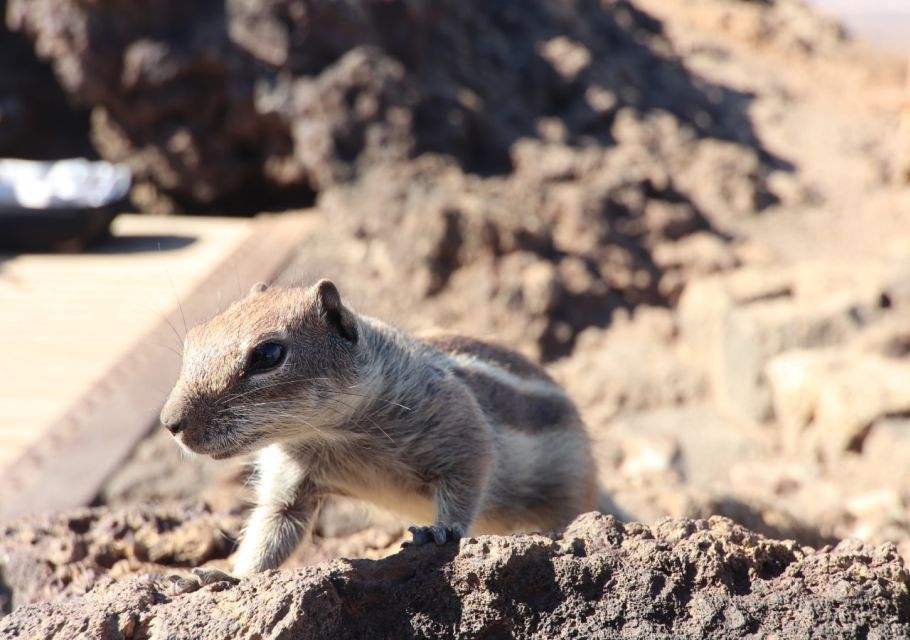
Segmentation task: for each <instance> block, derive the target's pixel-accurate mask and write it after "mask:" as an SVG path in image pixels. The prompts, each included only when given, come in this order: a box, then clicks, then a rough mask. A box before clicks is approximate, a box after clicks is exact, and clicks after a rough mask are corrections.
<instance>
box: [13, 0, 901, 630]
mask: <svg viewBox="0 0 910 640" xmlns="http://www.w3.org/2000/svg"><path fill="white" fill-rule="evenodd" d="M7 1H8V5H9V7H8V13H9V16H11V19H10V20H9V22H10V24H11V25H12V27H13V28H14V29H16V30H17V32H21V33H22V34H24V36H23V37H27V38H29V39H30V41H32V42H34V43H35V46H36V49H37V51H38V52H39V53H40V54H41V55H42V56H45V57H47V58H48V59H49V60H50V61H51V63H52V64H53V65H54V68H55V70H56V72H57V75H58V77H59V78H60V80H61V85H62V87H63V90H64V91H65V93H66V95H67V96H68V97H69V99H70V100H71V101H72V102H73V104H76V105H79V108H80V109H85V110H87V111H88V112H89V113H90V135H91V138H92V140H93V142H94V145H95V149H96V150H97V152H98V153H99V154H100V155H102V156H103V157H107V158H110V159H115V160H125V161H127V162H129V163H130V164H131V165H132V166H133V168H134V170H135V171H136V173H137V176H138V177H139V183H138V186H137V190H136V192H135V193H134V200H135V202H136V204H137V206H142V207H145V208H147V209H149V210H154V211H160V210H173V209H187V210H193V211H203V210H211V209H218V208H219V207H224V206H228V205H226V204H225V203H233V204H232V205H231V206H233V205H236V207H237V208H238V209H243V208H247V207H249V206H255V204H256V203H259V204H260V205H261V204H262V203H266V202H268V203H280V202H284V203H287V202H291V203H295V204H298V205H299V204H305V203H309V202H315V204H316V205H317V207H318V208H317V210H316V211H315V212H314V213H313V214H312V215H314V216H320V217H321V218H322V219H323V220H324V225H323V227H324V233H321V234H320V236H319V237H318V238H314V239H312V240H311V241H310V242H309V243H308V244H307V245H306V246H303V247H301V249H300V253H299V257H298V259H297V260H296V261H295V262H294V264H292V265H290V267H289V268H288V269H287V271H286V273H285V274H284V275H283V276H282V280H283V281H285V282H300V281H309V280H313V279H315V278H317V277H321V276H331V277H332V278H333V279H334V280H335V281H336V282H337V283H338V284H339V286H340V287H341V289H342V291H343V293H345V294H346V295H347V297H348V298H349V299H350V300H351V301H352V302H353V303H354V305H355V306H356V307H358V308H359V309H361V310H363V311H365V312H368V313H371V314H374V315H378V316H380V317H384V318H386V319H389V320H392V321H394V322H396V323H397V324H399V325H401V326H404V327H406V328H412V329H417V328H424V327H428V326H446V327H450V328H454V329H460V330H464V331H467V332H470V333H473V334H477V335H481V336H487V337H495V338H497V339H499V340H501V341H504V342H507V343H511V344H512V345H514V346H516V347H517V348H519V349H521V350H523V351H525V352H526V353H527V354H529V355H531V356H534V357H536V358H539V359H541V360H543V361H545V362H546V363H547V364H548V367H549V368H550V370H551V372H552V373H553V374H554V376H556V377H557V378H558V379H559V380H560V381H561V382H562V383H563V384H565V386H566V387H567V388H568V389H569V391H570V392H571V393H572V395H573V397H574V398H575V399H576V400H577V401H578V403H579V405H580V406H581V408H582V410H583V412H584V414H585V417H586V420H587V422H588V425H589V427H590V430H591V433H592V437H593V438H594V441H595V447H596V450H597V458H598V462H599V466H600V476H601V484H602V486H603V488H604V490H605V500H604V504H603V508H604V510H606V511H608V512H610V513H611V514H612V515H615V516H616V517H617V518H619V519H620V520H622V521H624V522H643V523H647V526H644V525H632V524H628V525H621V524H619V523H618V522H617V521H614V520H612V519H609V518H595V517H593V516H586V517H584V518H583V519H581V520H580V521H578V522H576V524H575V525H573V527H572V528H571V529H570V530H569V531H567V532H566V533H564V534H562V536H561V537H559V536H555V537H551V536H543V537H542V536H530V537H521V538H512V539H495V538H478V539H477V541H476V542H469V543H466V544H465V545H464V546H463V547H462V549H461V550H460V551H455V550H444V551H434V550H426V551H418V552H407V553H405V554H399V555H396V556H393V557H390V558H388V559H387V560H383V561H381V562H378V563H370V562H358V561H353V560H345V561H341V560H338V561H335V562H333V563H330V564H319V565H318V566H317V565H316V563H317V562H319V561H324V560H328V559H331V558H337V557H345V558H381V557H384V556H386V555H388V554H390V553H391V552H392V551H394V550H395V549H396V548H397V544H398V542H400V540H401V536H402V531H401V528H400V523H397V522H395V521H394V520H392V519H389V518H388V517H377V516H370V515H369V514H366V513H365V512H364V511H363V510H361V509H359V508H358V507H357V506H355V505H351V504H347V503H342V502H337V503H335V504H333V505H332V508H331V509H330V510H329V511H328V512H327V514H326V515H325V516H324V517H323V518H322V520H321V522H320V524H319V529H318V534H319V535H318V536H317V541H316V545H315V549H314V550H312V551H311V552H309V553H308V554H302V553H301V554H298V555H297V556H295V558H293V559H292V561H291V562H290V563H289V566H294V567H304V566H307V567H308V568H300V569H297V570H295V571H293V572H286V573H280V574H270V575H269V576H266V577H263V578H257V579H254V580H249V581H244V582H243V583H241V585H239V586H236V587H230V588H228V587H226V586H225V585H221V586H218V585H216V586H214V587H205V588H203V589H202V590H199V591H195V592H192V593H187V594H183V595H179V596H178V595H168V594H169V593H170V592H169V591H168V589H167V588H166V587H168V585H166V584H163V583H161V575H162V574H166V573H168V572H172V571H173V570H174V569H175V568H181V569H187V568H189V567H191V566H195V565H198V564H202V563H208V564H209V565H212V566H221V567H226V566H227V565H226V562H225V558H226V556H227V555H228V554H229V553H230V550H231V544H232V540H234V539H235V537H236V535H237V531H238V527H239V523H240V522H241V519H242V511H243V505H244V500H245V498H246V497H247V494H246V491H247V489H246V488H245V487H244V485H243V482H244V478H245V475H244V471H243V469H242V466H240V465H227V464H214V463H198V464H195V463H192V462H189V461H187V460H184V459H181V458H180V456H178V455H177V454H176V451H175V449H174V447H173V446H172V443H171V442H169V441H168V438H167V437H166V434H164V433H156V434H154V435H153V436H151V437H150V438H149V439H148V440H147V441H146V442H144V443H142V445H141V446H140V447H139V448H138V449H137V451H136V452H135V454H134V456H133V459H132V460H131V461H129V462H128V463H127V464H126V465H125V466H124V468H123V469H122V470H121V471H120V472H118V474H116V476H115V477H113V478H112V479H111V481H110V482H109V483H108V486H107V487H106V488H105V489H104V491H103V492H102V494H101V496H99V499H98V505H99V506H98V510H97V511H92V512H79V513H75V514H68V515H63V516H53V517H48V518H44V519H41V518H38V519H35V520H29V521H23V522H19V523H13V524H10V525H9V526H7V527H6V528H5V529H0V534H2V536H0V566H2V567H3V568H2V579H0V608H2V609H5V610H8V609H10V608H11V607H12V606H13V605H25V604H28V603H38V602H45V603H44V604H36V605H33V606H29V607H25V608H22V609H19V610H18V611H17V612H16V613H14V614H13V615H12V616H10V617H8V618H7V619H6V620H5V621H2V622H0V630H2V631H4V632H6V633H10V634H17V633H18V634H20V636H21V637H32V636H41V635H51V633H52V632H53V631H54V630H56V631H57V632H58V633H60V634H62V636H67V635H71V633H69V632H70V631H71V630H76V629H81V630H83V631H82V632H83V633H88V630H92V633H97V634H98V635H103V634H107V637H168V635H169V634H170V635H173V636H175V637H181V636H183V635H188V634H189V631H187V630H188V629H189V628H190V626H186V625H194V624H195V623H194V622H193V621H194V620H195V621H198V620H200V619H201V618H200V617H199V616H207V617H208V616H211V619H216V620H219V622H218V625H216V626H212V627H211V628H210V629H208V630H207V631H206V633H209V634H210V637H223V636H225V635H231V634H232V633H233V631H234V630H236V629H238V628H240V627H239V626H231V625H249V626H250V628H257V629H258V628H260V626H261V627H264V628H266V629H268V632H267V633H271V634H272V635H273V636H275V637H284V636H283V635H282V634H285V635H287V634H291V635H293V634H304V636H305V634H306V633H311V634H312V633H315V632H314V631H313V629H318V628H336V627H334V626H333V625H337V624H339V623H338V621H339V620H342V619H344V620H349V621H350V620H356V621H357V622H356V624H355V623H353V622H352V623H351V624H353V625H354V626H351V627H349V629H350V631H349V633H350V634H352V635H357V634H358V633H359V632H358V631H357V629H361V630H362V629H363V627H359V626H356V625H360V624H367V622H366V621H368V620H369V619H370V617H371V616H379V619H381V620H382V621H383V624H385V625H387V628H388V629H389V633H391V634H393V635H394V634H395V633H397V632H399V631H402V632H406V631H408V630H410V631H409V632H410V633H414V634H416V635H421V636H426V635H436V634H439V633H453V632H456V631H457V632H459V633H461V635H463V636H465V637H502V636H505V635H508V634H509V633H514V634H518V635H522V636H526V637H532V636H536V637H553V636H554V635H556V633H555V630H556V629H561V630H562V631H563V632H564V633H565V636H566V637H587V636H590V635H592V634H594V633H595V630H604V629H606V630H609V632H610V633H612V634H613V635H616V636H623V637H770V636H772V635H773V634H777V635H778V636H779V637H794V636H799V637H813V636H814V637H856V636H857V635H866V636H867V637H898V636H900V635H901V631H903V633H904V634H906V632H907V625H910V598H908V595H907V574H906V571H905V570H904V568H903V567H904V565H903V562H904V560H907V559H910V482H908V480H910V472H908V471H907V464H906V461H907V460H910V417H908V416H910V383H908V380H910V375H908V374H910V360H908V354H910V322H908V321H910V284H908V283H910V232H908V231H907V229H908V228H910V226H908V224H910V185H908V184H907V182H906V176H907V175H910V174H908V173H906V167H905V166H904V165H902V164H901V163H902V162H903V161H902V160H901V158H902V157H903V156H902V155H901V148H900V145H904V147H905V148H906V149H910V141H908V140H907V139H903V138H901V137H900V135H899V130H900V129H899V127H900V125H899V120H900V102H899V100H900V87H901V85H902V83H903V77H902V73H903V69H902V68H901V65H900V64H899V61H898V60H895V59H890V58H888V57H886V56H883V55H879V54H876V53H873V52H870V51H868V50H866V49H864V48H863V47H861V46H859V45H857V44H855V43H852V42H850V41H848V40H846V39H845V37H844V35H843V33H842V31H841V29H840V28H839V27H838V25H836V24H835V23H833V22H831V21H830V20H828V19H825V18H823V17H820V16H818V15H817V14H815V13H814V12H812V11H810V10H808V9H807V8H806V7H805V6H804V5H803V4H802V3H800V2H797V1H795V0H764V1H761V2H755V1H752V2H747V1H745V0H695V1H691V0H659V1H658V0H639V1H637V2H634V3H629V2H624V1H619V0H617V1H604V2H600V3H598V2H583V1H580V0H579V1H576V2H563V3H557V2H542V3H538V5H537V8H535V9H529V10H527V11H521V12H518V11H515V10H512V9H510V8H509V6H510V5H509V4H508V3H503V4H496V3H494V4H493V5H487V4H486V3H472V2H467V3H465V2H455V1H454V0H453V1H452V2H439V3H422V2H410V3H403V2H402V3H398V2H389V3H377V4H375V5H374V4H369V3H347V4H344V5H343V6H342V5H339V3H322V2H291V1H286V2H282V1H279V2H271V3H259V2H247V3H240V2H234V3H230V2H229V3H225V4H223V5H222V3H213V2H208V3H207V2H199V3H195V4H192V5H186V4H185V3H173V2H166V1H163V0H159V1H157V2H155V3H152V4H156V5H160V6H161V7H164V8H168V9H170V10H171V11H172V12H178V14H179V17H180V20H183V21H186V22H187V23H193V24H199V25H201V26H200V27H199V28H198V29H196V30H194V31H192V32H184V31H180V30H177V31H169V30H167V29H165V28H164V27H163V26H162V24H159V21H160V20H164V19H165V18H164V17H162V16H167V15H168V14H167V12H166V11H162V12H161V13H159V14H155V15H156V17H150V16H149V15H148V12H147V11H145V10H144V9H142V8H141V7H142V6H144V5H141V6H140V5H138V4H137V5H135V6H136V7H139V8H136V9H133V8H129V7H125V5H122V4H120V3H115V2H98V3H93V4H91V5H89V4H86V3H81V2H76V1H75V0H30V1H28V2H26V1H25V0H7ZM146 4H148V3H146ZM178 5H179V6H178ZM481 6H483V7H484V9H483V10H480V9H479V7H481ZM181 12H182V13H181ZM178 14H172V18H173V16H174V15H178ZM115 18H116V19H115ZM390 24H408V25H409V27H411V28H412V35H413V37H412V38H409V39H408V40H407V41H402V40H401V39H400V38H398V37H396V36H395V33H397V31H395V30H394V29H390V27H389V25H390ZM292 25H296V29H295V28H291V26H292ZM226 34H229V35H230V37H228V35H226ZM112 51H113V52H116V53H117V54H118V55H117V56H112V55H109V54H110V53H111V52H112ZM99 57H100V58H103V64H101V61H99ZM114 61H119V62H117V63H116V64H115V62H114ZM36 64H37V62H36ZM89 70H91V72H89ZM203 81H204V83H203V84H200V83H201V82H203ZM200 87H204V89H205V95H204V97H200V95H199V93H200V91H202V89H201V88H200ZM0 89H2V87H0ZM0 132H2V129H0ZM241 192H242V194H243V195H244V199H243V200H237V199H236V198H237V194H238V193H241ZM251 197H252V198H253V200H252V202H253V205H250V203H249V202H248V200H249V198H251ZM415 310H416V311H415ZM199 499H202V500H204V501H205V504H206V505H208V506H204V507H203V506H199V505H198V503H196V502H185V501H186V500H191V501H195V500H199ZM716 515H720V516H725V517H726V518H729V519H730V521H728V520H723V519H717V518H712V519H710V520H705V519H706V518H709V517H711V516H716ZM666 517H671V518H675V519H673V520H661V519H662V518H666ZM687 519H688V520H687ZM731 521H733V522H736V523H739V525H743V526H745V527H747V528H748V529H750V530H751V531H754V532H757V534H754V533H750V532H748V531H746V530H745V529H742V528H740V527H739V526H737V525H733V524H732V523H731ZM759 534H760V535H759ZM762 536H767V537H766V538H765V537H762ZM772 539H789V540H793V541H795V542H788V543H783V542H774V541H772ZM846 539H858V540H859V541H860V542H840V541H842V540H846ZM826 545H838V546H836V547H834V548H833V549H832V548H831V547H829V546H826ZM863 545H867V546H863ZM809 546H811V547H814V548H817V549H819V550H818V551H813V550H812V549H810V548H809ZM133 574H141V575H133ZM145 574H150V575H152V576H157V577H143V576H145ZM267 585H268V586H269V587H270V588H268V589H267V588H266V586H267ZM386 590H391V592H392V593H395V594H398V595H397V596H396V601H398V602H400V604H396V606H394V607H389V606H388V602H387V600H385V599H382V598H379V596H378V595H377V594H378V593H385V591H386ZM4 594H5V595H4ZM554 594H557V595H554ZM399 596H400V597H399ZM4 597H5V599H6V604H5V605H4V604H3V599H4ZM63 598H68V599H63ZM380 609H382V611H379V610H380ZM374 619H376V618H374ZM3 625H5V626H3ZM68 625H69V626H68ZM320 625H321V626H320ZM900 625H903V627H901V626H900ZM263 633H264V634H265V633H266V632H265V631H264V632H263ZM117 634H120V635H119V636H118V635H117ZM155 634H158V635H155ZM194 635H198V634H196V633H195V632H194ZM295 637H296V636H295Z"/></svg>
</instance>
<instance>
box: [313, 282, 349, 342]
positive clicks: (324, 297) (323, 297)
mask: <svg viewBox="0 0 910 640" xmlns="http://www.w3.org/2000/svg"><path fill="white" fill-rule="evenodd" d="M316 295H317V296H318V297H319V305H320V307H321V308H322V313H323V315H324V316H325V319H326V320H327V321H328V323H329V324H330V325H331V326H332V327H333V328H334V329H335V330H336V331H337V332H338V333H339V334H341V336H342V337H343V338H344V339H346V340H349V341H350V342H357V319H356V318H355V317H354V314H353V313H351V311H350V310H349V309H348V308H347V307H345V306H344V304H343V303H342V302H341V294H340V293H338V288H337V287H336V286H335V283H334V282H332V281H331V280H325V279H323V280H320V281H319V282H317V283H316Z"/></svg>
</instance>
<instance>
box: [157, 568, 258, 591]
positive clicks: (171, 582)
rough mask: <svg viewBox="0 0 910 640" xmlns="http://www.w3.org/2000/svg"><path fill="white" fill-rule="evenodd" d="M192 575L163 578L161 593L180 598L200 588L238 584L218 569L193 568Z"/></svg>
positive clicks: (173, 574) (174, 574)
mask: <svg viewBox="0 0 910 640" xmlns="http://www.w3.org/2000/svg"><path fill="white" fill-rule="evenodd" d="M192 574H193V575H190V576H186V575H180V574H176V573H172V574H171V575H169V576H167V577H166V578H165V580H166V582H165V583H164V584H163V585H162V589H163V591H165V592H166V593H167V594H168V595H170V596H180V595H183V594H185V593H192V592H194V591H199V589H201V588H202V587H207V586H209V585H213V584H222V583H230V584H232V585H233V584H238V583H239V582H240V579H239V578H235V577H234V576H232V575H229V574H227V573H225V572H224V571H221V570H219V569H206V568H203V567H195V568H194V569H192ZM216 590H217V589H216Z"/></svg>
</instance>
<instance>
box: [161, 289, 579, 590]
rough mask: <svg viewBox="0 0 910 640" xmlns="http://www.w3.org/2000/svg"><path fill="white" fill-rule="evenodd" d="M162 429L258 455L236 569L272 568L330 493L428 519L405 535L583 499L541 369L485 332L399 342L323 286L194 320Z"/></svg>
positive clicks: (442, 533) (203, 444)
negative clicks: (480, 336)
mask: <svg viewBox="0 0 910 640" xmlns="http://www.w3.org/2000/svg"><path fill="white" fill-rule="evenodd" d="M161 422H162V423H163V424H164V425H165V427H167V428H168V430H170V432H171V433H172V434H173V435H174V436H175V437H176V439H177V441H178V442H179V443H180V444H181V445H182V446H183V447H184V448H186V449H188V450H190V451H192V452H195V453H197V454H203V455H209V456H212V457H213V458H217V459H221V458H228V457H232V456H238V455H241V454H246V453H250V452H253V451H257V450H258V451H259V454H258V460H257V473H258V475H257V477H258V480H257V505H256V507H255V509H254V510H253V512H252V515H251V516H250V518H249V521H248V523H247V526H246V529H245V532H244V534H243V536H242V538H241V542H240V546H239V549H238V551H237V553H236V555H235V560H234V572H235V573H237V574H240V575H242V574H249V573H253V572H257V571H262V570H265V569H271V568H275V567H277V566H279V565H280V564H281V563H282V562H283V561H284V560H285V559H286V558H287V557H288V556H289V555H290V554H291V552H292V551H293V550H294V549H295V548H296V547H297V545H298V544H299V543H300V541H301V539H302V538H304V537H305V536H307V535H308V534H309V532H310V529H311V528H312V526H313V523H314V521H315V519H316V515H317V513H318V510H319V507H320V504H321V502H322V500H323V499H324V498H325V497H326V496H328V495H345V496H352V497H355V498H359V499H362V500H364V501H367V502H371V503H374V504H376V505H379V506H381V507H384V508H387V509H390V510H392V511H396V512H398V513H401V514H402V515H405V516H407V517H409V518H412V519H413V521H414V522H417V523H420V524H421V525H426V526H417V527H412V528H411V532H412V535H413V538H414V543H415V544H423V543H427V542H431V541H432V542H435V543H437V544H444V543H446V542H447V541H453V540H457V539H458V538H460V537H462V536H464V535H465V534H466V533H468V532H469V531H470V532H475V533H510V532H516V531H526V530H545V529H552V528H556V527H559V526H562V525H564V524H566V523H567V522H569V521H570V520H571V519H572V518H573V517H574V516H576V515H578V514H579V513H582V512H584V511H587V510H591V509H593V508H595V503H596V495H597V490H596V481H595V467H594V461H593V459H592V456H591V450H590V445H589V441H588V436H587V434H586V431H585V428H584V425H583V424H582V421H581V418H580V417H579V414H578V411H577V409H576V408H575V405H574V404H573V403H572V401H571V400H570V399H569V397H568V396H567V395H566V393H565V392H564V391H563V390H562V388H561V387H560V386H559V385H558V384H557V383H556V382H555V381H554V380H553V379H552V378H550V376H548V375H547V374H546V373H545V372H544V371H543V370H542V369H541V368H539V367H537V366H536V365H534V364H532V363H531V362H530V361H528V360H527V359H525V358H524V357H522V356H520V355H518V354H516V353H514V352H512V351H509V350H508V349H505V348H503V347H500V346H497V345H494V344H492V343H489V342H485V341H480V340H475V339H472V338H467V337H463V336H457V335H445V334H435V335H425V336H415V337H411V336H408V335H406V334H404V333H403V332H401V331H398V330H397V329H394V328H393V327H391V326H389V325H387V324H385V323H383V322H381V321H379V320H376V319H374V318H370V317H367V316H363V315H359V314H356V313H354V312H353V311H351V310H350V309H349V308H348V307H347V306H345V304H344V303H343V302H342V300H341V297H340V296H339V293H338V290H337V288H336V287H335V285H334V284H333V283H332V282H330V281H328V280H321V281H320V282H318V283H317V284H316V285H314V286H312V287H308V288H279V287H272V288H269V287H266V286H265V285H257V286H255V287H254V288H253V290H252V291H251V292H250V294H249V295H248V296H247V297H246V298H244V299H242V300H240V301H238V302H236V303H234V304H233V305H232V306H231V307H230V308H228V309H227V310H226V311H224V312H223V313H221V314H220V315H218V316H216V317H215V318H213V319H212V320H209V321H208V322H205V323H203V324H201V325H199V326H196V327H194V328H193V329H191V330H190V331H189V333H188V334H187V336H186V344H185V350H184V356H183V365H182V368H181V372H180V377H179V380H178V381H177V383H176V385H175V387H174V389H173V391H172V392H171V395H170V398H169V399H168V401H167V404H166V405H165V407H164V409H163V410H162V412H161Z"/></svg>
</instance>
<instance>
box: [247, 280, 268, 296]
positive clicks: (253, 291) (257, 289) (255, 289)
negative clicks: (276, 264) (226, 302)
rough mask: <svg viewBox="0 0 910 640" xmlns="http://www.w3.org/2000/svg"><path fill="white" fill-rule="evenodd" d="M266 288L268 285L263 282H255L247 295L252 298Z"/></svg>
mask: <svg viewBox="0 0 910 640" xmlns="http://www.w3.org/2000/svg"><path fill="white" fill-rule="evenodd" d="M268 288H269V285H267V284H266V283H265V282H257V283H256V284H254V285H253V286H252V287H250V293H249V294H248V295H251V296H254V295H256V294H257V293H262V292H263V291H265V290H266V289H268Z"/></svg>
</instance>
